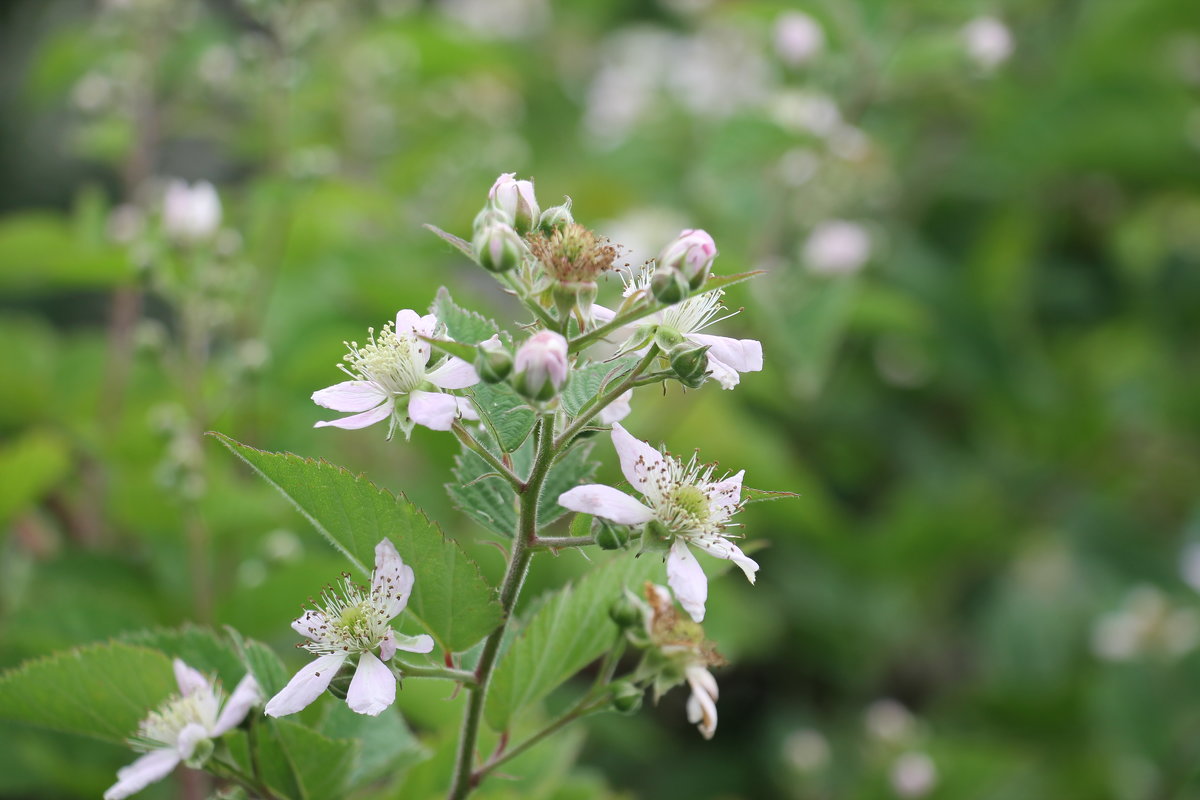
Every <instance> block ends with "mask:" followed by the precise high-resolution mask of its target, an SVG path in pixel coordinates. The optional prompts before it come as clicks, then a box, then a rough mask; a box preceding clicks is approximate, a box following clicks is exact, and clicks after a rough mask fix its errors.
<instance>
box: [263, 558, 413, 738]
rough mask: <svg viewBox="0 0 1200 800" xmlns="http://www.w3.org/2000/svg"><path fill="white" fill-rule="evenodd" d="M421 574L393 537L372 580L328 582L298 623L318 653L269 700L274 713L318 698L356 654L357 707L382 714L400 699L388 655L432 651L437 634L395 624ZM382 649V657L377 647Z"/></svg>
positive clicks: (352, 702)
mask: <svg viewBox="0 0 1200 800" xmlns="http://www.w3.org/2000/svg"><path fill="white" fill-rule="evenodd" d="M414 580H415V577H414V575H413V571H412V567H410V566H407V565H406V564H405V563H404V562H403V561H402V560H401V558H400V554H399V553H397V552H396V547H395V545H393V544H392V543H391V541H390V540H388V539H382V540H380V542H379V544H377V545H376V546H375V569H374V570H372V571H371V586H370V588H368V587H366V586H360V585H358V584H355V583H354V582H353V581H351V579H350V576H349V575H343V578H342V584H341V586H339V587H337V588H334V587H327V588H326V589H325V591H324V592H322V593H321V601H322V602H321V605H320V606H319V607H317V608H315V609H313V610H310V611H305V612H304V613H303V614H302V615H301V616H300V618H299V619H297V620H296V621H295V622H293V623H292V628H293V629H294V630H295V631H296V632H297V633H301V634H303V635H305V636H307V637H308V639H309V641H307V642H304V643H303V644H301V645H300V647H301V648H303V649H305V650H307V651H308V652H310V653H312V654H314V655H316V656H317V658H316V660H314V661H312V662H311V663H309V665H308V666H306V667H304V668H303V669H301V670H300V671H299V672H297V673H296V675H295V676H294V677H293V678H292V679H291V681H289V682H288V685H287V686H285V687H283V689H282V690H280V692H279V694H277V695H275V696H274V697H272V698H271V699H270V701H269V702H268V703H267V707H266V709H265V711H266V713H267V714H268V715H270V716H272V717H282V716H285V715H287V714H295V713H296V712H297V711H299V710H300V709H302V708H305V707H306V706H308V705H309V704H310V703H312V702H313V701H314V700H316V699H317V698H318V697H319V696H320V695H321V693H322V692H324V691H325V689H326V688H327V687H328V686H329V682H330V681H332V680H333V678H334V676H335V675H337V673H338V670H340V669H341V668H342V665H343V664H344V663H345V662H346V660H347V659H348V658H350V657H351V656H354V655H357V656H358V666H357V667H356V668H355V670H354V677H353V678H352V679H351V681H350V688H349V689H348V690H347V692H346V704H347V705H348V706H350V710H351V711H356V712H358V713H359V714H370V715H371V716H377V715H378V714H379V713H380V712H382V711H383V710H384V709H385V708H387V707H388V706H390V705H391V704H392V702H393V701H394V700H395V699H396V676H395V675H393V674H392V671H391V669H389V668H388V666H387V665H386V664H384V663H383V662H384V661H390V660H391V658H392V656H394V655H395V654H396V651H397V650H404V651H406V652H409V653H428V652H429V651H431V650H433V639H432V638H431V637H430V636H428V635H426V634H421V635H420V636H404V635H402V634H399V633H396V632H395V631H394V630H392V626H391V621H392V620H393V619H395V618H396V616H397V615H398V614H399V613H400V612H401V611H403V610H404V608H405V606H407V605H408V598H409V595H411V594H412V587H413V582H414ZM376 648H378V650H379V657H378V658H377V657H376V656H375V654H374V653H373V652H372V651H374V650H375V649H376Z"/></svg>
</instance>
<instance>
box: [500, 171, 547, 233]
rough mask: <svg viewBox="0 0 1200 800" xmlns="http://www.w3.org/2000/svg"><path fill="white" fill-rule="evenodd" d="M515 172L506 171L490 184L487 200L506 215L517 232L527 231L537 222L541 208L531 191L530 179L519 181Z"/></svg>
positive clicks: (531, 183)
mask: <svg viewBox="0 0 1200 800" xmlns="http://www.w3.org/2000/svg"><path fill="white" fill-rule="evenodd" d="M516 174H517V173H515V172H506V173H504V174H503V175H501V176H500V177H499V178H496V182H495V183H493V184H492V188H491V190H490V191H489V192H488V200H489V201H491V204H492V206H493V207H495V208H498V209H500V210H501V211H503V212H504V213H505V214H507V215H508V218H509V220H510V224H511V225H512V226H513V227H514V228H516V230H517V232H518V233H528V232H529V231H530V230H532V229H533V228H534V226H536V225H537V224H538V219H539V218H540V217H541V213H542V212H541V209H539V208H538V203H537V197H535V196H534V193H533V182H532V181H519V180H517V179H516Z"/></svg>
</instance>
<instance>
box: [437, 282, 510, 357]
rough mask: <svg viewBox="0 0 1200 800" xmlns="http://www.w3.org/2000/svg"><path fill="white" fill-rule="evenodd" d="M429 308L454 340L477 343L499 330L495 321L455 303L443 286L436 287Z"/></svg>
mask: <svg viewBox="0 0 1200 800" xmlns="http://www.w3.org/2000/svg"><path fill="white" fill-rule="evenodd" d="M430 310H431V311H432V312H433V314H434V316H436V317H437V318H438V322H441V323H442V324H443V325H445V326H446V331H447V332H448V333H449V334H450V338H451V339H453V340H454V341H456V342H462V343H463V344H479V343H480V342H482V341H483V340H485V339H490V338H491V337H493V336H495V335H496V334H497V333H499V332H500V328H499V327H497V325H496V323H495V322H492V321H491V320H490V319H487V318H486V317H484V316H483V315H482V314H478V313H476V312H474V311H470V310H468V309H465V308H462V307H460V306H458V305H456V304H455V302H454V299H453V298H451V297H450V290H449V289H447V288H446V287H445V286H443V287H441V288H440V289H438V292H437V297H436V298H435V299H434V301H433V307H432V308H431V309H430Z"/></svg>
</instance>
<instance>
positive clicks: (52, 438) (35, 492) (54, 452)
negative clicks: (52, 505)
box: [0, 431, 71, 528]
mask: <svg viewBox="0 0 1200 800" xmlns="http://www.w3.org/2000/svg"><path fill="white" fill-rule="evenodd" d="M70 469H71V448H70V446H69V445H68V444H67V442H66V441H64V440H63V439H62V437H60V436H58V435H56V434H53V433H51V432H49V431H31V432H29V433H26V434H25V435H23V436H21V437H20V438H19V439H17V440H15V441H12V442H9V443H7V444H5V445H4V447H3V448H0V528H7V524H6V523H7V522H8V521H9V520H11V519H12V518H13V517H15V516H16V515H17V514H19V513H20V512H21V511H23V510H25V509H26V508H28V507H29V506H31V505H33V504H34V503H36V502H38V500H40V499H41V498H42V496H43V495H45V494H46V493H47V492H48V491H50V490H51V489H52V488H54V486H55V485H56V484H57V483H58V482H59V481H61V480H62V479H63V478H64V477H65V476H66V475H67V473H68V472H70Z"/></svg>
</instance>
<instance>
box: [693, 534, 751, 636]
mask: <svg viewBox="0 0 1200 800" xmlns="http://www.w3.org/2000/svg"><path fill="white" fill-rule="evenodd" d="M692 544H694V545H695V546H696V547H699V548H700V549H701V550H703V551H704V552H706V553H708V554H709V555H710V556H714V557H716V558H723V559H725V560H726V561H732V562H733V563H734V564H737V565H738V567H740V568H741V570H742V572H743V573H744V574H745V576H746V579H747V580H749V581H750V582H751V583H754V573H756V572H758V562H757V561H755V560H754V559H752V558H750V557H749V556H748V555H746V554H745V553H743V552H742V548H740V547H738V546H737V545H736V544H734V543H733V542H731V541H729V540H728V539H723V538H721V537H719V536H714V537H712V538H695V539H692ZM697 622H699V620H697Z"/></svg>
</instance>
